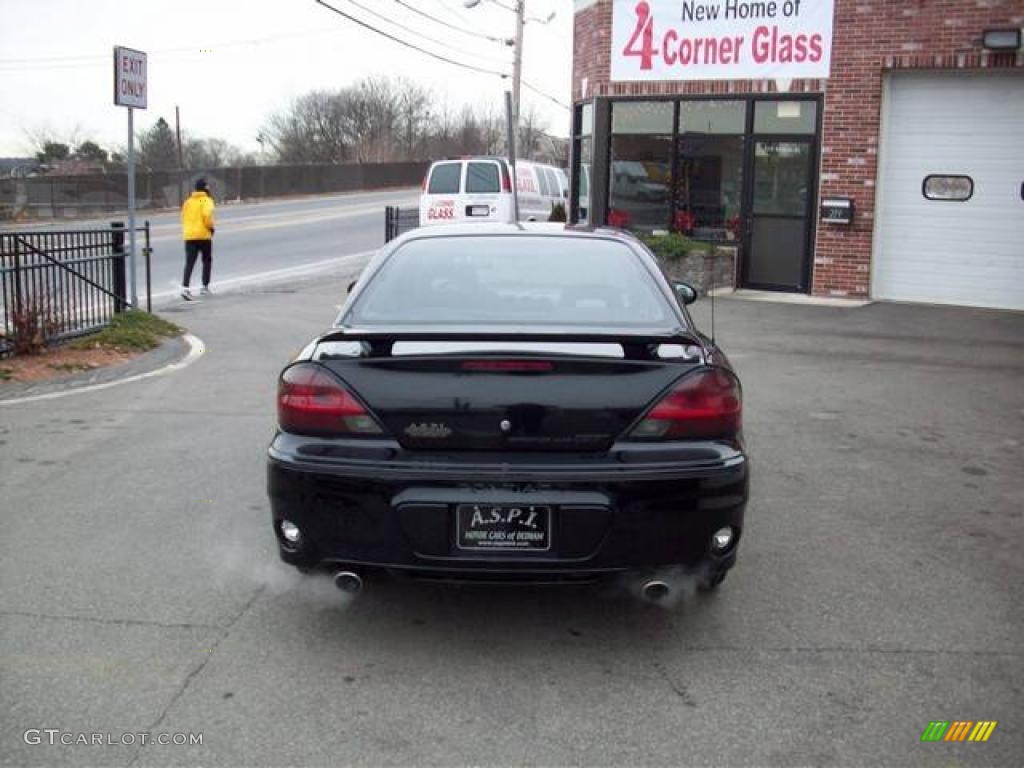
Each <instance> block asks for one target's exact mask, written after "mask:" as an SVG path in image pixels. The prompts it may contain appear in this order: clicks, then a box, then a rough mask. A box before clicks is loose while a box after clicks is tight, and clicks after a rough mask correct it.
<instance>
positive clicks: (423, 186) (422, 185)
mask: <svg viewBox="0 0 1024 768" xmlns="http://www.w3.org/2000/svg"><path fill="white" fill-rule="evenodd" d="M429 176H430V169H429V168H428V169H427V172H426V173H424V174H423V181H421V182H420V191H421V192H423V194H426V193H427V178H428V177H429Z"/></svg>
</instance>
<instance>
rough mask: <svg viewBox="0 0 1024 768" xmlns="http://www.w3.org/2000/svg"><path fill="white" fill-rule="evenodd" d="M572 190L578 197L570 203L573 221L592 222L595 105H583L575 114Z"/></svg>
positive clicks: (577, 108)
mask: <svg viewBox="0 0 1024 768" xmlns="http://www.w3.org/2000/svg"><path fill="white" fill-rule="evenodd" d="M572 133H573V137H572V142H573V148H572V155H573V160H572V168H571V169H570V173H571V176H572V188H573V189H575V190H576V197H575V199H574V200H570V201H569V209H570V210H569V214H570V218H571V220H572V221H577V222H579V223H581V224H586V223H587V222H588V221H589V220H590V205H591V201H590V166H591V162H592V156H593V152H594V105H593V104H581V105H580V106H578V107H576V109H575V110H574V112H573V132H572Z"/></svg>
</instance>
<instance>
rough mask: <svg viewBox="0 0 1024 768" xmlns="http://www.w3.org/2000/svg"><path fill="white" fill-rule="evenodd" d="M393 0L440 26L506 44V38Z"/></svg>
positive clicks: (402, 0) (401, 0)
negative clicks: (485, 32) (477, 30)
mask: <svg viewBox="0 0 1024 768" xmlns="http://www.w3.org/2000/svg"><path fill="white" fill-rule="evenodd" d="M395 2H396V3H398V4H399V5H401V6H403V7H405V8H408V9H409V10H410V11H412V12H413V13H415V14H418V15H420V16H422V17H424V18H425V19H430V20H431V21H433V22H435V23H437V24H441V25H442V26H445V27H448V28H449V29H454V30H455V31H456V32H461V33H462V34H464V35H472V36H474V37H482V38H483V39H484V40H490V41H491V42H492V43H501V44H502V45H507V44H508V41H507V40H503V39H502V38H500V37H493V36H491V35H487V34H484V33H483V32H476V31H475V30H472V29H466V28H465V27H460V26H459V25H458V24H452V23H451V22H450V21H445V20H444V19H439V18H438V17H437V16H432V15H431V14H429V13H427V12H426V11H424V10H422V9H420V8H417V7H416V6H414V5H409V3H407V2H405V0H395Z"/></svg>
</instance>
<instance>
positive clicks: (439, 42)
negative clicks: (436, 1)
mask: <svg viewBox="0 0 1024 768" xmlns="http://www.w3.org/2000/svg"><path fill="white" fill-rule="evenodd" d="M317 2H319V0H317ZM348 2H349V4H350V5H354V6H355V7H356V8H358V9H359V10H361V11H364V12H365V13H368V14H370V15H371V16H375V17H376V18H378V19H380V20H381V21H385V22H387V23H388V24H391V25H392V26H395V27H398V28H399V29H401V30H404V31H406V32H409V33H411V34H413V35H416V36H418V37H421V38H423V39H424V40H427V41H429V42H431V43H433V44H434V45H440V46H441V47H443V48H448V47H449V44H448V43H446V42H444V41H443V40H437V39H435V38H433V37H430V36H429V35H425V34H423V33H422V32H420V31H418V30H415V29H413V28H412V27H407V26H405V25H404V24H401V23H399V22H397V21H395V20H394V19H392V18H391V17H389V16H385V15H384V14H382V13H377V11H372V10H370V9H369V8H367V7H366V6H365V5H363V4H362V3H358V2H356V0H348ZM321 5H326V3H321ZM467 53H469V55H470V56H473V57H475V58H478V59H483V60H484V61H493V62H497V63H498V64H508V63H509V62H508V61H505V60H504V59H496V58H494V57H493V56H484V55H483V54H479V53H473V52H472V51H467Z"/></svg>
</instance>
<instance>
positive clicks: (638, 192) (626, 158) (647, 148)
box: [608, 101, 675, 230]
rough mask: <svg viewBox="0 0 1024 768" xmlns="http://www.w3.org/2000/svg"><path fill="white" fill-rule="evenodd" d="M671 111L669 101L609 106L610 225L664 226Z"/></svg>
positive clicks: (667, 216)
mask: <svg viewBox="0 0 1024 768" xmlns="http://www.w3.org/2000/svg"><path fill="white" fill-rule="evenodd" d="M674 114H675V105H674V104H673V103H672V102H668V101H634V102H619V103H616V104H613V105H612V136H611V166H610V168H609V172H608V223H609V224H612V225H614V226H622V227H631V228H633V229H639V230H653V229H664V228H666V227H667V226H668V224H669V219H670V210H671V194H670V192H671V188H672V129H673V122H674V119H675V118H674Z"/></svg>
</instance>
